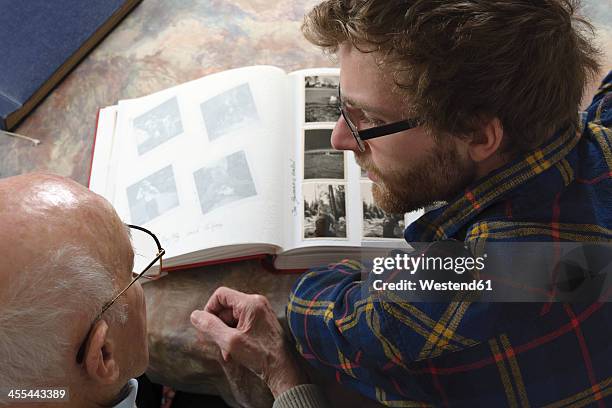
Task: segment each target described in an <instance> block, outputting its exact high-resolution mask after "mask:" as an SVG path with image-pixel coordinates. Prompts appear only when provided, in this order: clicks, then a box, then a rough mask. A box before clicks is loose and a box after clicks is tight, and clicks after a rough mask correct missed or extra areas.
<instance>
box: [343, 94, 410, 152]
mask: <svg viewBox="0 0 612 408" xmlns="http://www.w3.org/2000/svg"><path fill="white" fill-rule="evenodd" d="M338 109H340V113H341V114H342V117H343V118H344V121H345V122H346V124H347V125H348V127H349V129H350V131H351V133H352V134H353V137H354V138H355V141H356V142H357V147H359V151H360V152H362V153H363V152H365V144H364V143H363V142H364V141H365V140H369V139H374V138H377V137H381V136H387V135H392V134H394V133H398V132H402V131H404V130H408V129H413V128H415V127H417V126H419V125H420V123H419V121H418V120H417V119H407V120H400V121H398V122H393V123H388V124H385V125H381V126H375V127H371V128H367V129H361V130H359V129H358V128H357V126H356V125H355V122H354V121H352V120H351V118H350V116H349V113H348V112H347V110H346V108H345V106H344V102H343V101H342V94H341V93H340V86H338Z"/></svg>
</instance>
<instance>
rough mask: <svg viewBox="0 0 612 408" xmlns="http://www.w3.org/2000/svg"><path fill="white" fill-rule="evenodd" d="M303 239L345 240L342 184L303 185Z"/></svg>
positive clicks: (344, 210) (344, 209)
mask: <svg viewBox="0 0 612 408" xmlns="http://www.w3.org/2000/svg"><path fill="white" fill-rule="evenodd" d="M302 194H303V196H304V238H346V204H345V202H346V187H345V185H344V184H330V183H304V184H303V185H302Z"/></svg>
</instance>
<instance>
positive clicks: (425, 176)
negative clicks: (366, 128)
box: [355, 140, 476, 214]
mask: <svg viewBox="0 0 612 408" xmlns="http://www.w3.org/2000/svg"><path fill="white" fill-rule="evenodd" d="M355 160H356V161H357V164H359V166H360V167H361V168H362V169H364V170H366V171H367V172H368V173H370V174H373V175H374V176H375V177H374V178H377V179H378V181H376V182H375V183H374V185H373V186H372V195H373V197H374V202H375V203H376V205H378V206H379V207H380V208H381V209H382V210H384V211H386V212H387V213H390V214H399V213H405V212H410V211H414V210H417V209H419V208H423V207H425V206H428V205H431V204H433V203H435V202H439V201H449V200H450V199H452V198H453V197H455V196H456V195H458V194H459V193H461V191H462V190H463V189H465V187H467V186H468V185H469V184H470V183H472V182H473V181H474V179H475V173H476V171H475V166H474V163H473V162H472V161H471V160H469V159H467V158H466V159H462V158H461V156H460V154H459V153H458V151H457V148H456V145H455V143H452V142H451V141H438V140H436V143H435V144H434V147H433V149H432V150H430V151H428V152H427V153H426V154H425V155H423V156H422V157H420V158H419V159H418V160H416V161H414V162H413V163H395V164H394V165H392V166H389V169H388V170H381V169H380V168H379V167H377V166H376V165H375V164H374V162H373V160H372V157H371V152H370V148H369V146H367V144H366V151H365V152H363V153H360V152H355Z"/></svg>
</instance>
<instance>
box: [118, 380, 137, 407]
mask: <svg viewBox="0 0 612 408" xmlns="http://www.w3.org/2000/svg"><path fill="white" fill-rule="evenodd" d="M128 387H129V388H130V393H129V394H128V396H127V397H125V399H124V400H123V401H121V402H120V403H118V404H117V405H115V407H114V408H134V407H135V406H136V395H137V394H138V381H136V379H134V378H132V379H131V380H130V381H128Z"/></svg>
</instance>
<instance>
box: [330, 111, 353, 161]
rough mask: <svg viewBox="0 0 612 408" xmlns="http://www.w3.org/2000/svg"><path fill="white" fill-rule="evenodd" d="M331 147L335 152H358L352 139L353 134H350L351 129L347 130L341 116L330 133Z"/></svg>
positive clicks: (346, 125)
mask: <svg viewBox="0 0 612 408" xmlns="http://www.w3.org/2000/svg"><path fill="white" fill-rule="evenodd" d="M331 145H332V147H333V148H334V149H336V150H352V151H354V152H357V151H359V146H357V141H356V140H355V138H354V137H353V133H351V129H349V127H348V124H347V123H346V121H345V120H344V118H343V117H342V115H340V118H338V121H337V122H336V126H334V130H333V131H332V134H331Z"/></svg>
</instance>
